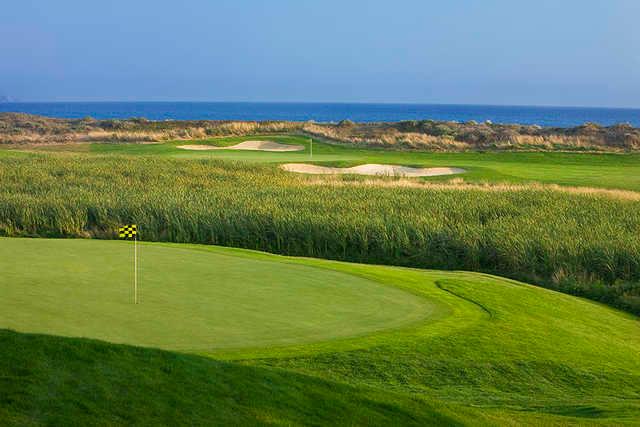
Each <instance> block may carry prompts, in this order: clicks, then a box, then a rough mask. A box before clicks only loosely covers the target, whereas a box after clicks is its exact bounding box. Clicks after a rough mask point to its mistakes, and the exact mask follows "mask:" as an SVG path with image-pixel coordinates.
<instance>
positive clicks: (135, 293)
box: [133, 233, 138, 304]
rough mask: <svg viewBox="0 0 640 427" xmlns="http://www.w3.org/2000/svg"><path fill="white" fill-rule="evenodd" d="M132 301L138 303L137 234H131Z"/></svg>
mask: <svg viewBox="0 0 640 427" xmlns="http://www.w3.org/2000/svg"><path fill="white" fill-rule="evenodd" d="M133 302H134V304H137V303H138V234H137V233H136V234H134V235H133Z"/></svg>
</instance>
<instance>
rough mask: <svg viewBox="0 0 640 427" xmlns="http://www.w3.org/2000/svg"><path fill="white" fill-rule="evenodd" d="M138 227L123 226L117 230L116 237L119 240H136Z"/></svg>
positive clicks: (132, 225) (131, 225) (133, 225)
mask: <svg viewBox="0 0 640 427" xmlns="http://www.w3.org/2000/svg"><path fill="white" fill-rule="evenodd" d="M137 236H138V226H137V225H135V224H130V225H125V226H123V227H120V228H119V229H118V237H120V238H121V239H137Z"/></svg>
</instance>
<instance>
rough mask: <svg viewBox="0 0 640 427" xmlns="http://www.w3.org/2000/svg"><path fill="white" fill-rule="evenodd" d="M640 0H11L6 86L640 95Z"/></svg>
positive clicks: (418, 96)
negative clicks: (639, 22) (639, 20)
mask: <svg viewBox="0 0 640 427" xmlns="http://www.w3.org/2000/svg"><path fill="white" fill-rule="evenodd" d="M639 16H640V1H638V0H608V1H602V0H582V1H577V0H554V1H551V0H528V1H525V0H448V1H442V0H441V1H428V0H421V1H420V0H395V1H389V0H385V1H379V0H363V1H360V0H316V1H307V0H270V1H268V0H264V1H259V0H181V1H177V0H170V1H165V0H153V1H151V0H127V1H123V0H109V1H87V0H83V1H76V0H56V1H50V0H39V1H38V0H2V7H0V96H2V95H5V96H10V97H12V98H15V99H18V100H21V101H291V102H389V103H405V102H406V103H441V104H494V105H567V106H610V107H640V25H637V19H638V17H639Z"/></svg>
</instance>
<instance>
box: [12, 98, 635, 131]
mask: <svg viewBox="0 0 640 427" xmlns="http://www.w3.org/2000/svg"><path fill="white" fill-rule="evenodd" d="M9 111H11V112H23V113H30V114H38V115H43V116H49V117H62V118H82V117H87V116H90V117H93V118H96V119H112V118H129V117H144V118H147V119H150V120H167V119H175V120H288V121H308V120H315V121H317V122H337V121H340V120H343V119H349V120H353V121H356V122H395V121H401V120H426V119H432V120H453V121H459V122H464V121H468V120H475V121H477V122H482V121H485V120H490V121H492V122H493V123H520V124H529V125H540V126H555V127H570V126H577V125H580V124H583V123H585V122H595V123H599V124H601V125H612V124H615V123H630V124H632V125H633V126H636V127H640V109H632V108H595V107H594V108H585V107H533V106H532V107H527V106H494V105H444V104H442V105H440V104H364V103H362V104H349V103H293V102H292V103H281V102H25V103H21V102H3V103H0V112H9Z"/></svg>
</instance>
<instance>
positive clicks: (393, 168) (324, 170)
mask: <svg viewBox="0 0 640 427" xmlns="http://www.w3.org/2000/svg"><path fill="white" fill-rule="evenodd" d="M281 168H282V169H284V170H286V171H288V172H297V173H309V174H319V175H334V174H355V175H383V176H404V177H417V176H438V175H454V174H458V173H463V172H466V171H465V170H464V169H460V168H411V167H408V166H399V165H377V164H366V165H359V166H354V167H352V168H330V167H326V166H317V165H309V164H306V163H287V164H284V165H281Z"/></svg>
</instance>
